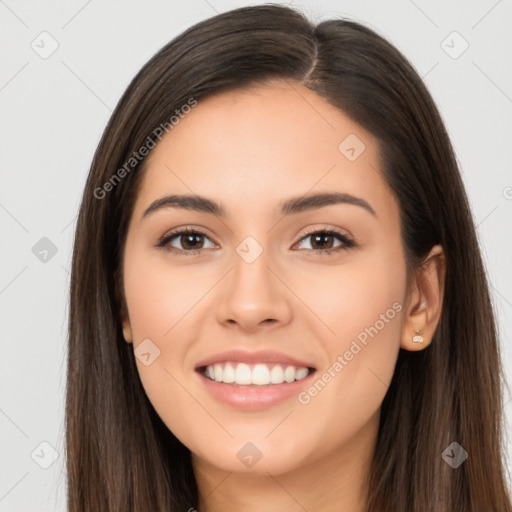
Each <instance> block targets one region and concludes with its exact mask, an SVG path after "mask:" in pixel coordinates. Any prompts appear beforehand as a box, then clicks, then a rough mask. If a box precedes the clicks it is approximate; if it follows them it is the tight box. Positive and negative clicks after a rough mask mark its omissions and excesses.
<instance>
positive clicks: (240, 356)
mask: <svg viewBox="0 0 512 512" xmlns="http://www.w3.org/2000/svg"><path fill="white" fill-rule="evenodd" d="M225 361H233V362H235V363H247V364H253V363H276V364H283V365H289V366H295V367H296V368H313V369H314V368H315V367H314V365H313V364H311V363H308V362H306V361H300V360H299V359H296V358H294V357H290V356H288V355H286V354H282V353H281V352H276V351H275V350H257V351H251V352H248V351H246V350H240V349H231V350H226V351H224V352H219V353H217V354H214V355H212V356H209V357H206V358H205V359H202V360H201V361H199V362H198V363H197V364H196V370H197V369H199V368H203V367H205V366H209V365H212V364H215V363H222V362H225Z"/></svg>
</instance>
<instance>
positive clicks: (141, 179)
mask: <svg viewBox="0 0 512 512" xmlns="http://www.w3.org/2000/svg"><path fill="white" fill-rule="evenodd" d="M501 377H502V374H501V363H500V358H499V350H498V342H497V337H496V331H495V320H494V313H493V310H492V307H491V303H490V300H489V290H488V284H487V281H486V277H485V273H484V267H483V263H482V259H481V255H480V251H479V248H478V242H477V238H476V235H475V227H474V223H473V220H472V218H471V214H470V209H469V206H468V201H467V197H466V194H465V191H464V187H463V183H462V180H461V177H460V173H459V170H458V167H457V163H456V160H455V156H454V153H453V149H452V147H451V144H450V141H449V138H448V135H447V133H446V130H445V128H444V126H443V123H442V121H441V118H440V116H439V113H438V110H437V108H436V106H435V105H434V103H433V100H432V98H431V96H430V95H429V93H428V91H427V90H426V88H425V86H424V84H423V83H422V81H421V79H420V78H419V77H418V75H417V73H416V72H415V71H414V70H413V68H412V67H411V65H410V64H409V63H408V62H407V60H406V59H405V58H404V57H403V56H402V55H401V54H400V53H399V52H398V51H397V50H396V49H395V48H394V47H393V46H391V45H390V44H389V43H388V42H387V41H385V40H384V39H383V38H382V37H380V36H379V35H377V34H376V33H375V32H373V31H371V30H370V29H368V28H366V27H364V26H362V25H360V24H357V23H355V22H351V21H345V20H329V21H324V22H322V23H320V24H318V25H316V26H315V25H313V24H312V23H311V22H309V21H308V20H307V19H306V18H305V17H304V16H303V15H302V14H300V13H299V12H297V11H295V10H293V9H290V8H287V7H280V6H276V5H262V6H255V7H246V8H241V9H236V10H232V11H229V12H226V13H223V14H220V15H218V16H215V17H213V18H211V19H208V20H205V21H203V22H201V23H198V24H197V25H195V26H193V27H192V28H190V29H188V30H187V31H185V32H184V33H183V34H181V35H180V36H178V37H177V38H176V39H174V40H173V41H171V42H170V43H169V44H168V45H167V46H165V47H164V48H163V49H162V50H160V51H159V52H158V53H157V54H156V55H155V56H154V57H153V58H152V59H151V60H150V61H149V62H148V63H147V64H146V65H145V66H144V67H143V68H142V69H141V71H140V72H139V73H138V74H137V76H136V77H135V78H134V79H133V81H132V83H131V84H130V85H129V87H128V89H127V91H126V92H125V94H124V95H123V97H122V99H121V101H120V102H119V104H118V106H117V108H116V110H115V112H114V114H113V115H112V118H111V120H110V122H109V124H108V126H107V128H106V130H105V133H104V135H103V137H102V140H101V142H100V144H99V146H98V149H97V151H96V154H95V157H94V161H93V163H92V167H91V170H90V173H89V177H88V180H87V184H86V187H85V191H84V195H83V199H82V204H81V208H80V214H79V217H78V223H77V231H76V240H75V247H74V255H73V265H72V279H71V297H70V318H69V357H68V383H67V386H68V387H67V408H66V424H67V463H68V495H69V510H70V511H78V510H95V511H103V510H104V511H107V510H108V511H129V510H133V511H136V510H137V511H138V510H152V511H157V510H158V511H175V510H176V511H177V510H189V511H192V510H199V511H200V512H205V511H210V510H222V511H229V510H265V511H270V510H277V509H279V510H315V511H326V510H342V511H344V512H363V511H366V512H370V511H371V512H377V511H382V512H384V511H394V512H397V511H404V512H405V511H407V512H410V511H418V512H419V511H421V512H423V511H427V510H436V511H437V512H448V511H450V512H451V511H455V510H457V511H459V510H460V511H465V512H472V511H475V512H476V511H481V510H485V511H488V512H491V511H496V512H498V511H500V512H502V511H510V510H512V507H511V505H510V499H509V495H508V489H507V487H506V483H505V478H504V468H503V462H502V451H501V450H502V444H501V443H502V437H501V427H502V423H501V421H502V418H501V409H502V403H501V395H500V386H501V383H500V378H501Z"/></svg>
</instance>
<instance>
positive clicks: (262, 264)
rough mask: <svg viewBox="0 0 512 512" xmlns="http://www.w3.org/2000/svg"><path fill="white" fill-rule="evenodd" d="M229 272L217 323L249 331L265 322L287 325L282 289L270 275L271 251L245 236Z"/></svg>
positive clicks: (233, 258) (236, 250)
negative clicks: (230, 324) (234, 324)
mask: <svg viewBox="0 0 512 512" xmlns="http://www.w3.org/2000/svg"><path fill="white" fill-rule="evenodd" d="M232 267H233V271H232V272H230V275H229V277H228V283H229V284H228V285H227V287H226V290H225V293H224V294H223V297H222V300H221V304H220V306H219V309H218V316H219V318H218V319H219V321H220V322H231V323H232V322H233V321H235V322H236V323H238V324H240V325H241V326H242V327H244V328H247V329H253V328H255V327H256V326H257V325H258V324H260V323H262V322H265V321H266V320H274V321H277V322H279V323H282V322H287V321H288V320H289V316H290V305H289V303H288V299H289V297H288V296H287V294H286V287H285V286H284V285H283V284H282V283H281V282H280V280H279V279H277V277H276V276H275V275H274V273H275V272H276V269H275V268H274V267H276V264H275V262H274V260H273V258H272V251H271V250H270V249H268V248H267V247H265V246H264V245H263V243H260V242H259V241H258V240H257V239H256V238H255V237H254V236H247V237H246V238H244V239H243V240H242V241H241V242H240V243H239V244H238V245H237V246H236V247H235V252H234V254H233V256H232Z"/></svg>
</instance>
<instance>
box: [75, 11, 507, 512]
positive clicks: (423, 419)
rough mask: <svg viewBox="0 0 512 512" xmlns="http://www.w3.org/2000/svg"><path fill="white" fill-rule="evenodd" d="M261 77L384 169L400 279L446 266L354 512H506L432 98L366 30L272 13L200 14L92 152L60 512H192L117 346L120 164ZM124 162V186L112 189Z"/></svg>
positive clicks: (489, 332)
mask: <svg viewBox="0 0 512 512" xmlns="http://www.w3.org/2000/svg"><path fill="white" fill-rule="evenodd" d="M271 78H281V79H286V80H289V81H290V82H294V83H301V84H303V85H305V86H306V87H308V88H310V89H311V90H313V91H315V92H316V93H317V94H319V95H320V96H322V97H323V98H325V99H326V100H327V101H328V102H330V103H331V104H332V105H333V106H335V107H337V108H339V109H341V110H342V111H343V112H345V113H346V114H347V115H348V116H350V117H351V118H352V119H353V120H355V121H356V122H358V123H360V124H361V125H362V126H363V127H364V128H366V129H367V130H368V131H369V132H371V133H372V134H373V135H375V136H376V138H377V140H378V141H379V146H380V157H381V172H382V173H383V176H384V178H385V179H386V181H387V183H388V184H389V186H390V188H391V190H392V192H393V194H394V195H395V197H396V198H397V200H398V203H399V206H400V213H401V230H402V241H403V245H404V248H405V252H406V259H407V268H408V272H412V271H413V270H414V269H416V268H417V267H418V265H420V264H421V262H422V259H423V258H424V257H425V256H426V255H427V253H428V252H429V250H430V249H431V248H432V246H433V245H434V244H441V245H442V246H443V248H444V251H445V254H446V281H445V294H444V300H443V305H442V307H443V312H442V315H441V319H440V323H439V325H438V329H437V330H436V333H435V335H434V339H433V341H432V343H431V344H430V345H429V346H428V347H427V348H426V349H424V350H421V351H418V352H410V351H405V350H403V349H401V350H400V353H399V357H398V361H397V365H396V370H395V374H394V377H393V379H392V382H391V384H390V387H389V390H388V392H387V394H386V396H385V399H384V401H383V404H382V410H381V419H380V426H379V432H378V440H377V446H376V450H375V454H374V459H373V464H372V468H371V474H370V481H369V488H370V495H369V496H368V505H367V507H368V508H367V510H368V511H369V512H370V511H371V512H391V511H393V512H411V511H413V512H426V511H430V510H435V511H436V512H456V511H457V512H462V511H463V512H477V511H478V512H481V511H485V512H511V511H512V507H511V503H510V498H509V494H508V489H507V486H506V481H505V477H504V465H503V461H502V457H503V446H502V429H503V424H502V421H503V417H502V396H501V386H502V382H501V380H502V379H503V375H502V368H501V361H500V354H499V345H498V342H497V333H496V324H495V317H494V312H493V309H492V305H491V302H490V299H489V287H488V283H487V278H486V274H485V270H484V265H483V262H482V258H481V253H480V249H479V245H478V240H477V237H476V234H475V226H474V223H473V220H472V216H471V212H470V208H469V205H468V200H467V197H466V193H465V190H464V186H463V183H462V180H461V176H460V172H459V169H458V165H457V162H456V159H455V156H454V152H453V149H452V146H451V143H450V140H449V137H448V135H447V133H446V130H445V127H444V126H443V122H442V120H441V117H440V115H439V112H438V110H437V108H436V106H435V104H434V101H433V100H432V98H431V96H430V94H429V92H428V91H427V89H426V87H425V85H424V84H423V82H422V81H421V79H420V77H419V76H418V74H417V73H416V71H415V70H414V69H413V67H412V66H411V64H410V63H409V62H408V61H407V59H406V58H405V57H404V56H403V55H402V54H401V53H400V52H399V51H398V50H397V49H396V48H395V47H393V46H392V45H391V44H390V43H389V42H387V41H386V40H385V39H384V38H382V37H381V36H380V35H378V34H377V33H376V32H374V31H372V30H370V29H369V28H367V27H365V26H364V25H362V24H359V23H356V22H354V21H348V20H342V19H332V20H328V21H323V22H321V23H319V24H317V25H314V24H312V23H311V22H310V21H308V20H307V19H306V18H305V16H304V15H303V14H302V13H300V12H298V11H296V10H294V9H291V8H288V7H282V6H277V5H272V4H266V5H259V6H253V7H244V8H239V9H235V10H231V11H228V12H225V13H222V14H220V15H217V16H214V17H212V18H210V19H207V20H205V21H202V22H200V23H198V24H196V25H194V26H193V27H191V28H189V29H188V30H186V31H185V32H183V33H182V34H181V35H179V36H178V37H176V38H175V39H174V40H172V41H171V42H170V43H168V44H167V45H166V46H165V47H163V48H162V49H161V50H160V51H159V52H158V53H156V55H155V56H154V57H153V58H152V59H151V60H150V61H149V62H148V63H147V64H145V65H144V67H143V68H142V69H141V70H140V72H139V73H138V74H137V75H136V76H135V78H134V79H133V80H132V82H131V83H130V85H129V86H128V88H127V90H126V92H125V93H124V95H123V96H122V98H121V100H120V101H119V103H118V105H117V107H116V109H115V111H114V113H113V114H112V117H111V119H110V121H109V123H108V126H107V127H106V129H105V132H104V134H103V137H102V139H101V141H100V143H99V145H98V148H97V150H96V153H95V155H94V159H93V162H92V166H91V169H90V173H89V175H88V179H87V183H86V186H85V190H84V193H83V198H82V202H81V206H80V213H79V216H78V222H77V227H76V237H75V243H74V252H73V263H72V273H71V291H70V308H69V311H70V314H69V331H68V332H69V350H68V366H67V397H66V456H67V478H68V506H69V510H70V512H78V511H95V512H107V511H109V512H129V511H139V512H140V511H153V512H157V511H162V512H163V511H166V512H169V511H178V510H179V511H185V510H188V509H190V508H196V507H197V504H198V495H197V493H198V490H197V485H196V481H195V478H194V473H193V470H192V465H191V459H190V451H189V450H188V449H187V448H186V447H185V446H184V445H183V444H182V443H181V442H180V441H179V440H178V439H177V438H176V437H175V436H174V435H173V434H172V433H171V432H170V431H169V430H168V428H167V427H166V426H165V425H164V423H163V422H162V420H161V419H160V418H159V416H158V415H157V414H156V412H155V410H154V409H153V407H152V405H151V403H150V401H149V400H148V398H147V396H146V394H145V392H144V389H143V387H142V384H141V381H140V379H139V376H138V372H137V367H136V364H135V362H134V355H133V346H132V345H131V344H127V343H126V342H125V341H124V339H123V335H122V328H121V320H120V312H121V311H122V308H123V307H124V299H123V294H122V276H121V271H120V261H121V257H122V253H123V248H124V243H125V237H126V231H127V222H128V219H129V218H130V215H131V211H132V208H133V204H134V200H135V197H136V194H137V187H138V181H140V175H141V168H142V165H143V163H144V159H143V158H142V159H140V161H137V162H133V161H131V164H130V166H128V167H127V166H126V162H130V159H131V158H133V154H134V153H136V152H138V150H139V149H140V148H141V147H142V146H144V145H145V144H148V141H149V142H151V143H152V144H154V143H155V142H157V140H156V139H157V137H156V134H157V133H158V132H155V130H156V129H157V128H158V127H159V126H162V125H164V124H165V123H166V122H167V123H168V120H169V119H170V118H172V116H173V114H174V113H175V111H176V109H180V108H181V107H182V105H184V104H187V102H189V101H190V99H191V98H193V99H194V100H195V101H198V102H199V104H200V102H201V98H205V97H207V96H208V95H210V94H213V93H215V92H220V91H227V90H229V89H236V88H241V87H250V86H251V85H255V84H261V83H264V82H265V81H266V80H268V79H271ZM137 154H138V153H137ZM123 166H124V169H125V172H124V173H118V174H117V176H118V178H119V176H120V174H122V179H116V180H114V179H112V177H113V175H114V174H115V173H116V172H117V171H118V169H120V168H123ZM107 182H109V183H110V186H105V183H107ZM99 190H100V191H101V193H100V192H98V191H99ZM408 275H409V274H408ZM452 442H457V443H458V444H459V445H461V446H462V447H463V448H464V449H465V450H466V451H467V452H468V458H467V460H465V462H463V463H462V464H461V465H460V466H458V467H457V468H453V467H451V466H450V465H449V464H447V462H446V461H445V460H444V459H443V457H442V454H443V452H444V450H445V449H446V448H447V447H448V446H449V445H450V444H451V443H452Z"/></svg>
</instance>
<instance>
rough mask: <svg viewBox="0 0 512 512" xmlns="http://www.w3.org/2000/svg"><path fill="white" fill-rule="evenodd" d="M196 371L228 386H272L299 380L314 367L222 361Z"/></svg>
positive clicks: (305, 376)
mask: <svg viewBox="0 0 512 512" xmlns="http://www.w3.org/2000/svg"><path fill="white" fill-rule="evenodd" d="M196 371H197V372H198V373H200V374H201V375H202V376H204V377H205V378H206V379H208V380H210V381H213V382H218V383H222V384H228V385H230V386H235V387H236V386H239V387H242V386H243V387H256V388H257V387H264V386H265V387H272V386H279V385H285V384H291V383H293V382H296V381H301V380H303V379H305V378H307V377H309V376H310V375H311V374H313V373H314V372H315V371H316V369H315V368H314V367H311V366H299V365H297V366H295V365H291V364H280V363H255V364H251V363H241V362H236V361H223V362H218V363H215V364H208V365H203V366H200V367H198V368H196Z"/></svg>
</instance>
